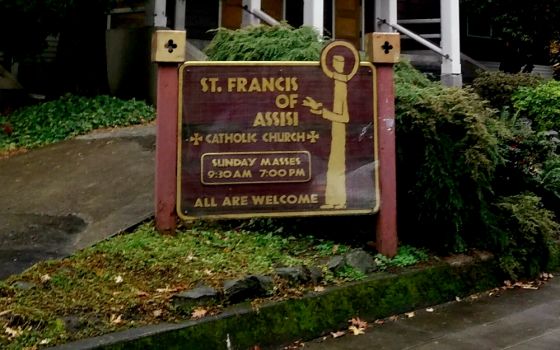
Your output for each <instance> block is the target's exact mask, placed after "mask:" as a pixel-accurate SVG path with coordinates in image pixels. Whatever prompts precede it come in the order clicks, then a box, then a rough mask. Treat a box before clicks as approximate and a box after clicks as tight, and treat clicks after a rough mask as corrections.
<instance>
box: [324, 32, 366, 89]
mask: <svg viewBox="0 0 560 350" xmlns="http://www.w3.org/2000/svg"><path fill="white" fill-rule="evenodd" d="M338 47H344V48H346V49H347V51H350V54H351V57H352V58H354V66H353V67H352V70H350V73H348V74H347V75H346V81H349V80H350V79H352V78H353V77H354V75H356V73H357V72H358V68H360V56H359V54H358V50H356V48H355V47H354V45H353V44H352V43H350V42H348V41H343V40H335V41H332V42H330V43H329V44H328V45H327V46H325V48H323V51H322V52H321V69H322V70H323V73H325V75H326V76H328V77H330V78H332V77H333V76H334V75H335V74H338V75H345V74H344V73H338V72H334V71H332V70H331V69H330V67H329V64H328V63H327V58H328V56H329V52H330V51H331V50H332V49H334V48H338ZM343 57H345V58H346V56H343Z"/></svg>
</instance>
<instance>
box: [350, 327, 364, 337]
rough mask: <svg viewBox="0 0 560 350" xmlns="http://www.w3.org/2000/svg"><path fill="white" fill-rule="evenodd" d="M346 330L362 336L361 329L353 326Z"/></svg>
mask: <svg viewBox="0 0 560 350" xmlns="http://www.w3.org/2000/svg"><path fill="white" fill-rule="evenodd" d="M348 330H349V331H351V332H352V333H353V334H354V335H360V334H364V330H363V329H362V328H358V327H355V326H350V327H348Z"/></svg>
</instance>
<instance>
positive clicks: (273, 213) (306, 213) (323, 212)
mask: <svg viewBox="0 0 560 350" xmlns="http://www.w3.org/2000/svg"><path fill="white" fill-rule="evenodd" d="M338 44H340V42H338ZM354 50H355V49H354ZM358 57H359V56H358ZM322 59H323V58H322ZM358 65H359V68H358V69H360V68H362V67H365V68H367V69H370V70H371V73H372V78H371V84H372V96H371V99H372V115H371V118H372V124H373V130H372V133H373V150H372V152H373V161H374V167H373V172H374V173H373V176H374V189H373V193H374V195H375V206H374V207H373V208H367V209H328V210H327V209H319V208H318V209H317V210H302V211H281V210H273V209H271V210H269V211H267V212H246V213H229V214H228V213H220V214H207V215H188V214H185V213H184V211H183V210H182V207H181V203H182V194H183V193H182V192H183V191H182V186H181V181H182V175H183V174H182V155H183V145H182V144H183V140H182V138H183V137H182V136H183V135H182V131H183V125H182V124H183V110H184V106H183V98H184V97H183V94H184V91H183V87H184V70H185V69H188V67H232V66H241V67H255V66H258V67H267V66H268V67H278V68H280V67H286V66H288V67H310V68H313V67H316V68H317V69H318V70H319V71H320V70H321V62H320V61H311V62H306V61H204V62H202V61H187V62H184V63H183V64H182V65H181V66H180V67H179V79H178V85H179V86H178V91H179V93H178V110H177V112H178V114H177V130H178V132H177V169H176V170H177V187H176V194H177V195H176V213H177V215H178V216H179V218H180V219H181V220H185V221H191V220H196V219H247V218H257V217H259V218H267V217H269V218H278V217H311V216H344V215H346V216H349V215H373V214H376V213H378V212H379V210H380V207H381V203H380V202H381V193H380V180H379V178H380V166H379V165H380V164H379V140H378V134H379V133H378V91H377V89H378V77H377V67H376V66H375V65H374V64H373V63H371V62H367V61H359V62H358ZM301 151H304V150H301ZM263 152H266V151H263ZM233 153H235V152H233ZM261 153H262V152H261ZM201 166H202V164H201ZM259 185H261V186H262V184H257V183H255V186H259ZM201 186H203V184H202V181H201Z"/></svg>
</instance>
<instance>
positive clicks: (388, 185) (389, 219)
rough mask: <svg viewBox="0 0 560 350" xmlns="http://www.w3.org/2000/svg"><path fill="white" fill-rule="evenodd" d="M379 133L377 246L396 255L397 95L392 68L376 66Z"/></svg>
mask: <svg viewBox="0 0 560 350" xmlns="http://www.w3.org/2000/svg"><path fill="white" fill-rule="evenodd" d="M376 71H377V130H378V147H379V185H380V193H381V198H380V201H381V205H380V208H379V213H378V216H377V227H376V232H377V237H376V247H377V251H379V252H380V253H381V254H383V255H386V256H389V257H393V256H395V255H396V254H397V180H396V179H397V172H396V159H395V158H396V148H395V92H394V81H393V65H392V64H382V63H379V64H377V65H376Z"/></svg>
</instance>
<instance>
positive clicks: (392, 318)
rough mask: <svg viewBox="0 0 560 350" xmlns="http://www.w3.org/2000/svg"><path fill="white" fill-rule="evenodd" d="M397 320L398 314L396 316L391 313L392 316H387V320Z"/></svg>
mask: <svg viewBox="0 0 560 350" xmlns="http://www.w3.org/2000/svg"><path fill="white" fill-rule="evenodd" d="M398 320H399V316H397V315H393V316H390V317H389V321H393V322H395V321H398Z"/></svg>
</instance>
